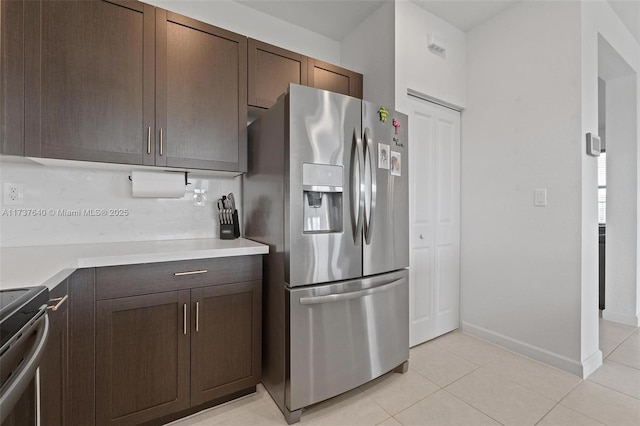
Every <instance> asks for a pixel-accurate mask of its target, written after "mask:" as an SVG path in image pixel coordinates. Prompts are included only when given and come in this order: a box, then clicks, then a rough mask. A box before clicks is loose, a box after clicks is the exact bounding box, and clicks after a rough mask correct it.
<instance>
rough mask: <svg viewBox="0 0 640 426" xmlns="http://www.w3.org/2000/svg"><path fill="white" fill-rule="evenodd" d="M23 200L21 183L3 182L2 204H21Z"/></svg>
mask: <svg viewBox="0 0 640 426" xmlns="http://www.w3.org/2000/svg"><path fill="white" fill-rule="evenodd" d="M23 201H24V193H23V191H22V184H21V183H5V184H4V205H5V206H21V205H22V202H23Z"/></svg>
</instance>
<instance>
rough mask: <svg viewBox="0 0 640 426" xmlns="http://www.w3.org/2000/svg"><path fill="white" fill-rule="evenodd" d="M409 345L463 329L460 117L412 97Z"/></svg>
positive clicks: (445, 109)
mask: <svg viewBox="0 0 640 426" xmlns="http://www.w3.org/2000/svg"><path fill="white" fill-rule="evenodd" d="M409 99H410V102H409V104H410V105H411V111H410V112H409V138H410V140H411V156H410V168H409V203H410V214H409V218H410V221H411V226H410V231H409V235H410V245H411V260H410V281H409V289H410V290H409V301H410V308H409V315H410V321H411V324H410V334H409V338H410V344H411V346H415V345H418V344H420V343H422V342H425V341H427V340H430V339H433V338H435V337H437V336H440V335H442V334H444V333H447V332H449V331H451V330H455V329H456V328H458V326H459V323H460V298H459V295H460V113H459V112H458V111H454V110H452V109H449V108H445V107H442V106H439V105H436V104H433V103H431V102H427V101H422V100H419V99H416V98H412V97H409Z"/></svg>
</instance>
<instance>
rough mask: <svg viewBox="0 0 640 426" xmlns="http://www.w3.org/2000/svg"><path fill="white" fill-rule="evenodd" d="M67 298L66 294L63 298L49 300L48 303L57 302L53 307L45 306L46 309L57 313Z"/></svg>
mask: <svg viewBox="0 0 640 426" xmlns="http://www.w3.org/2000/svg"><path fill="white" fill-rule="evenodd" d="M68 298H69V295H68V294H65V296H64V297H56V298H55V299H49V302H58V303H56V304H55V306H47V309H51V310H52V311H54V312H55V311H57V310H58V309H60V306H62V304H63V303H64V302H66V300H67V299H68Z"/></svg>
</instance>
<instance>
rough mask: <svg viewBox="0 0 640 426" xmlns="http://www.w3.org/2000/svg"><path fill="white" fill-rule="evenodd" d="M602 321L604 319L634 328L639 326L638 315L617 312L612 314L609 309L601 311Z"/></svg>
mask: <svg viewBox="0 0 640 426" xmlns="http://www.w3.org/2000/svg"><path fill="white" fill-rule="evenodd" d="M602 319H606V320H608V321H613V322H619V323H622V324H628V325H632V326H634V327H639V326H640V315H638V314H636V315H627V314H621V313H618V312H612V311H611V309H606V308H605V310H604V311H602Z"/></svg>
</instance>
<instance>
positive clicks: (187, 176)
mask: <svg viewBox="0 0 640 426" xmlns="http://www.w3.org/2000/svg"><path fill="white" fill-rule="evenodd" d="M169 173H177V172H169ZM129 181H130V182H133V179H131V175H129ZM184 185H185V186H187V185H191V182H189V172H184Z"/></svg>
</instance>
